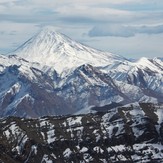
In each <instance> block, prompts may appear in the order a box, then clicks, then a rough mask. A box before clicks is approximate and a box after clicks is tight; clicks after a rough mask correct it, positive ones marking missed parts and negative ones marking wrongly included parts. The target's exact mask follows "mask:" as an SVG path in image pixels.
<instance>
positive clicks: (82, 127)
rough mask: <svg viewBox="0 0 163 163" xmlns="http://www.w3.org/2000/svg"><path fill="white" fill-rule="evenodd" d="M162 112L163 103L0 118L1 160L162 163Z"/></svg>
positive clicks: (15, 162) (5, 162)
mask: <svg viewBox="0 0 163 163" xmlns="http://www.w3.org/2000/svg"><path fill="white" fill-rule="evenodd" d="M106 107H107V106H106ZM96 109H97V108H96ZM162 113H163V107H162V106H161V105H153V104H140V106H139V107H138V106H137V107H135V106H130V107H123V108H117V109H111V110H109V111H108V112H103V113H102V112H101V113H96V114H88V115H76V116H63V117H62V116H60V117H43V118H40V119H22V118H15V117H8V118H3V119H1V120H0V128H1V130H0V162H1V163H22V162H24V163H40V162H42V163H45V162H47V163H51V162H56V163H64V162H71V163H72V162H74V163H78V162H80V163H85V162H94V163H100V162H143V163H146V162H154V163H155V162H163V145H162V144H163V118H162Z"/></svg>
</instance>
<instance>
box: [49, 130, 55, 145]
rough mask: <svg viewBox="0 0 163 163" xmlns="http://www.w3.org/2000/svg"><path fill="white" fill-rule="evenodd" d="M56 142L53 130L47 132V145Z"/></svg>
mask: <svg viewBox="0 0 163 163" xmlns="http://www.w3.org/2000/svg"><path fill="white" fill-rule="evenodd" d="M55 140H56V138H55V130H49V131H48V132H47V142H48V144H50V143H53V142H54V141H55Z"/></svg>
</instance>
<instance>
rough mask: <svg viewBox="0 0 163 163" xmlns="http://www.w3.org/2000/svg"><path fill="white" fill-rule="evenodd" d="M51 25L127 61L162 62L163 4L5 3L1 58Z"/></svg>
mask: <svg viewBox="0 0 163 163" xmlns="http://www.w3.org/2000/svg"><path fill="white" fill-rule="evenodd" d="M46 25H52V26H54V28H55V29H56V30H57V31H59V32H61V33H64V34H66V35H68V36H69V37H71V38H73V39H75V40H77V41H80V42H82V43H84V44H87V45H89V46H92V47H94V48H98V49H100V50H104V51H109V52H113V53H116V54H119V55H123V56H124V57H127V58H139V57H142V56H145V57H149V58H152V57H156V56H158V57H163V0H114V1H113V0H100V1H99V0H59V1H58V0H46V1H45V0H0V53H1V54H4V53H7V52H10V51H12V50H14V49H16V48H17V47H18V46H19V45H21V44H22V43H23V42H25V41H26V40H27V39H29V38H30V37H31V36H32V35H34V34H35V33H36V32H37V31H38V30H40V28H42V27H43V26H46Z"/></svg>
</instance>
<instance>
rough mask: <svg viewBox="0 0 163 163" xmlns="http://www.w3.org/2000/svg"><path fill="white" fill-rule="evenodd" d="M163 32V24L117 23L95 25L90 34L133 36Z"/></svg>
mask: <svg viewBox="0 0 163 163" xmlns="http://www.w3.org/2000/svg"><path fill="white" fill-rule="evenodd" d="M160 33H163V25H139V26H131V25H116V24H110V25H106V26H96V27H93V28H92V29H91V30H90V31H89V33H88V35H89V36H90V37H104V36H114V37H132V36H135V35H136V34H160Z"/></svg>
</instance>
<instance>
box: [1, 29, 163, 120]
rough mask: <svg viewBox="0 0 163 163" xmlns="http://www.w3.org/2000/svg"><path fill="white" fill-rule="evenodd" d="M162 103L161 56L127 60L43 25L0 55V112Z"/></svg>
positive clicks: (53, 112) (44, 112)
mask: <svg viewBox="0 0 163 163" xmlns="http://www.w3.org/2000/svg"><path fill="white" fill-rule="evenodd" d="M139 102H140V103H142V102H143V103H162V102H163V59H162V58H157V57H156V58H153V59H148V58H145V57H143V58H140V59H139V60H136V61H131V60H129V59H127V58H125V57H122V56H119V55H115V54H112V53H109V52H102V51H99V50H96V49H93V48H91V47H88V46H86V45H83V44H81V43H79V42H77V41H73V40H72V39H70V38H69V37H67V36H65V35H63V34H61V33H59V32H56V31H55V30H54V29H53V28H52V27H47V28H44V29H43V30H41V32H39V33H37V34H36V35H35V36H33V37H32V38H30V39H29V40H28V41H26V42H25V43H24V44H23V45H21V46H20V47H19V48H17V49H16V50H15V51H13V52H11V53H10V54H8V55H0V117H6V116H18V117H26V118H27V117H33V118H34V117H41V116H48V115H67V114H81V113H90V112H95V111H97V109H95V108H100V111H102V108H103V106H105V105H107V106H108V107H109V108H115V107H118V106H124V105H125V106H127V105H131V104H134V105H136V104H137V103H139Z"/></svg>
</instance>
